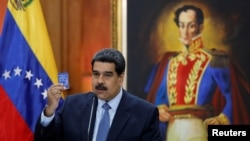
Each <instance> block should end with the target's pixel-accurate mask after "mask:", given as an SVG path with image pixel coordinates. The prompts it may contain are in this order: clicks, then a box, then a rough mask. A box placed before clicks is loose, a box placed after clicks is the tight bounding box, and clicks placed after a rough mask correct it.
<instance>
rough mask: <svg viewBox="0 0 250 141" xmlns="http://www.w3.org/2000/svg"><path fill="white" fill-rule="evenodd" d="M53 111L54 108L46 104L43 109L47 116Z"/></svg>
mask: <svg viewBox="0 0 250 141" xmlns="http://www.w3.org/2000/svg"><path fill="white" fill-rule="evenodd" d="M54 113H55V110H54V109H53V108H50V107H49V106H46V107H45V109H44V115H45V116H47V117H51V116H52V115H53V114H54Z"/></svg>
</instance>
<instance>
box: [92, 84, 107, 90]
mask: <svg viewBox="0 0 250 141" xmlns="http://www.w3.org/2000/svg"><path fill="white" fill-rule="evenodd" d="M95 89H97V90H107V89H108V88H107V87H105V86H103V85H102V84H99V85H97V86H95Z"/></svg>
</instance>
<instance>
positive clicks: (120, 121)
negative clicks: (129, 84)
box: [34, 48, 160, 141]
mask: <svg viewBox="0 0 250 141" xmlns="http://www.w3.org/2000/svg"><path fill="white" fill-rule="evenodd" d="M91 64H92V89H93V92H88V93H85V94H84V93H81V94H74V95H70V96H67V97H66V99H65V101H64V104H63V106H62V107H61V108H60V109H59V110H58V111H56V109H57V107H58V105H59V99H60V97H61V93H62V91H63V90H65V87H64V86H63V85H62V84H54V85H52V86H51V87H50V88H49V90H48V103H47V106H46V107H45V108H44V110H43V111H42V113H41V116H40V117H39V119H38V121H37V125H36V130H35V137H34V138H35V141H50V140H51V141H52V140H53V141H56V140H63V141H99V139H98V138H99V137H98V135H101V134H102V133H100V132H99V131H98V128H99V124H100V123H101V122H102V117H103V115H108V119H109V121H108V122H106V123H108V126H109V127H108V128H109V129H102V130H101V131H107V132H108V133H107V135H104V134H102V135H101V137H100V138H101V139H102V140H103V141H160V131H159V117H158V116H159V113H158V109H157V108H156V107H155V106H154V105H153V104H150V103H149V102H147V101H146V100H143V99H141V98H138V97H136V96H134V95H133V94H131V93H129V92H128V91H126V90H125V89H123V88H122V85H123V80H124V75H125V74H124V72H125V66H126V63H125V59H124V57H123V55H122V53H121V52H119V51H117V50H116V49H112V48H106V49H103V50H101V51H99V52H97V53H96V54H95V55H94V57H93V59H92V62H91ZM104 103H106V104H108V105H109V106H108V107H109V109H108V110H107V111H108V112H107V114H105V110H104V109H103V108H102V105H103V104H104ZM105 119H107V118H105Z"/></svg>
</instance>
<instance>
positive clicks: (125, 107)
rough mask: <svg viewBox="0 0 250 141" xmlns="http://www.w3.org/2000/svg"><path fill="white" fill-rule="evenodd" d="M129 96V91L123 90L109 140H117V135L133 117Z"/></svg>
mask: <svg viewBox="0 0 250 141" xmlns="http://www.w3.org/2000/svg"><path fill="white" fill-rule="evenodd" d="M128 103H129V101H128V96H127V93H126V92H124V91H123V95H122V99H121V101H120V104H119V106H118V108H117V110H116V114H115V117H114V119H113V122H112V125H111V127H110V129H109V133H111V134H109V135H108V137H107V140H108V141H116V140H117V139H116V138H117V137H118V136H119V135H120V132H122V129H123V127H124V126H125V125H126V123H127V122H128V120H129V118H130V117H131V114H130V104H128Z"/></svg>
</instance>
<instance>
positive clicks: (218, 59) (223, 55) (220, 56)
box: [205, 48, 229, 68]
mask: <svg viewBox="0 0 250 141" xmlns="http://www.w3.org/2000/svg"><path fill="white" fill-rule="evenodd" d="M205 51H206V52H208V53H209V54H210V55H212V60H211V62H210V66H211V67H216V68H222V67H228V66H229V55H228V53H227V52H226V51H223V50H218V49H215V48H213V49H205Z"/></svg>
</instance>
